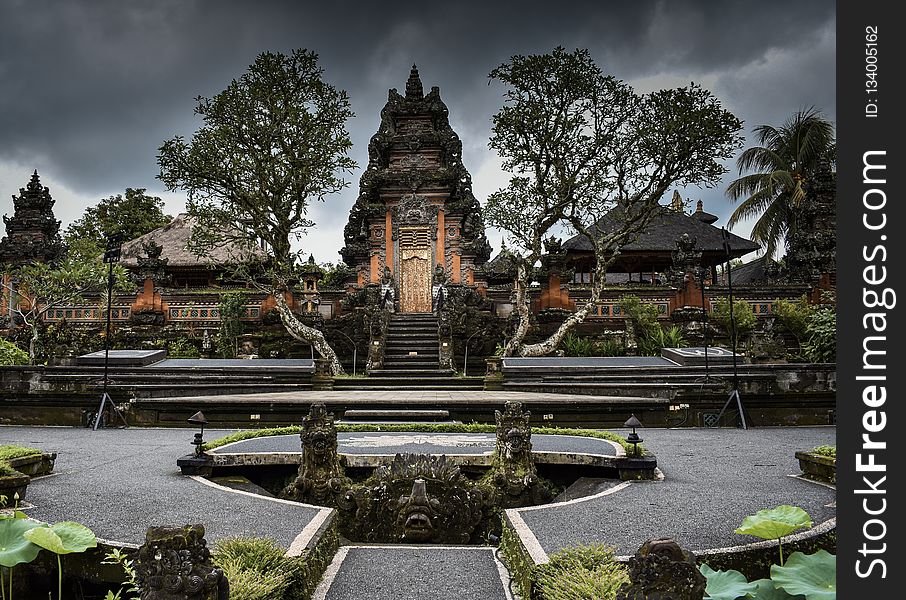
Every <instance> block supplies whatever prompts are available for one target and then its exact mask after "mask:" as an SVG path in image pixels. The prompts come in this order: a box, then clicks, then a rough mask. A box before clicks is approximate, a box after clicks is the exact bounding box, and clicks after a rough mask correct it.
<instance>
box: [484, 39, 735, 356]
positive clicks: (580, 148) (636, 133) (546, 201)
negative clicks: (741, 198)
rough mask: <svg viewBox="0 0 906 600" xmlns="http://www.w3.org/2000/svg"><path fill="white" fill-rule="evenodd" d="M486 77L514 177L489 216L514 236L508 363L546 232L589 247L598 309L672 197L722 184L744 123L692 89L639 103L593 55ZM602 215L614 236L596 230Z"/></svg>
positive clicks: (500, 145)
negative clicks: (495, 89)
mask: <svg viewBox="0 0 906 600" xmlns="http://www.w3.org/2000/svg"><path fill="white" fill-rule="evenodd" d="M490 78H491V80H492V81H496V82H499V83H501V84H503V86H505V89H504V92H503V98H504V105H503V106H502V107H501V108H500V110H499V111H498V112H497V113H496V114H495V115H494V116H493V118H492V120H493V125H492V130H491V131H492V133H491V139H490V141H489V143H488V145H489V146H490V147H491V148H492V149H494V150H496V151H497V153H498V154H499V155H500V157H501V159H502V166H503V168H504V169H505V170H507V171H509V172H510V173H511V177H510V181H509V183H508V185H507V186H506V187H505V188H503V189H501V190H498V191H497V192H495V193H493V194H491V195H490V196H489V197H488V201H487V204H486V206H485V207H484V214H485V217H486V219H487V221H488V223H489V224H490V225H491V226H493V227H497V228H500V229H503V230H504V231H505V232H506V233H507V237H508V240H509V241H510V242H511V249H512V250H513V251H514V256H515V262H516V264H517V267H518V271H517V279H518V281H517V282H516V283H517V287H516V289H517V303H518V304H519V307H518V308H519V311H518V313H517V314H519V315H520V319H521V321H522V322H521V323H520V326H519V327H518V328H517V330H516V335H514V336H513V337H511V338H510V340H509V342H508V350H507V351H508V352H512V351H514V350H515V349H517V348H521V347H522V344H523V339H524V336H525V333H526V332H527V331H528V329H529V327H530V322H529V321H527V319H528V316H527V315H528V312H527V311H526V310H525V308H527V306H528V302H529V300H528V295H527V294H524V293H522V290H525V289H527V287H528V285H529V283H530V277H531V275H532V266H533V265H534V264H535V262H536V261H537V260H538V259H539V258H540V256H541V252H542V242H543V240H544V238H545V237H546V236H547V235H548V233H549V231H550V230H551V228H553V227H554V226H556V225H557V224H558V223H563V222H565V223H567V224H568V225H569V226H571V227H572V228H573V229H575V230H576V231H577V232H579V233H581V234H584V235H586V236H587V237H588V238H589V239H590V241H591V242H592V245H593V247H594V252H595V261H596V267H595V269H596V272H595V273H596V277H595V282H596V283H595V285H594V286H593V288H592V294H591V298H590V302H591V303H592V304H593V303H594V302H596V301H597V299H598V297H599V295H600V291H601V289H602V286H603V285H604V281H605V278H604V274H605V273H606V272H607V267H608V265H609V264H610V263H611V262H612V261H613V258H614V257H615V256H616V255H617V254H619V250H620V249H621V248H622V247H623V246H625V245H626V244H627V243H630V242H632V241H633V240H635V239H636V238H637V237H638V235H640V233H641V232H642V231H643V230H644V229H645V227H646V226H647V225H648V224H649V223H650V221H651V219H652V218H653V217H654V215H655V214H657V213H658V211H659V210H661V208H660V204H659V201H660V199H661V197H662V196H663V195H664V193H665V192H666V191H667V190H669V189H671V188H673V187H676V186H685V185H689V184H702V185H708V184H715V183H717V182H718V181H719V180H720V178H721V176H722V175H723V174H724V172H725V171H726V168H725V167H724V166H723V164H722V161H724V160H727V159H729V158H730V157H731V156H732V155H733V152H734V151H735V150H736V148H738V147H739V146H740V145H741V142H742V139H741V137H740V136H739V135H738V131H739V130H740V128H741V123H740V121H739V119H737V118H736V117H735V116H733V115H732V114H730V113H729V112H727V111H725V110H723V109H722V107H721V105H720V102H719V101H718V100H717V99H716V98H715V97H714V96H713V95H712V94H711V93H710V92H708V91H706V90H703V89H702V88H701V87H699V86H697V85H695V84H691V85H689V86H688V87H683V88H676V89H669V90H659V91H655V92H652V93H649V94H638V93H636V92H635V90H633V89H632V87H631V86H629V85H628V84H626V83H625V82H623V81H620V80H618V79H617V78H615V77H613V76H612V75H606V74H605V73H604V72H603V71H602V70H601V69H600V68H599V67H598V65H597V64H596V63H595V61H594V59H592V57H591V54H590V53H589V52H588V50H582V49H577V50H575V51H573V52H567V51H566V50H565V49H564V48H562V47H558V48H555V49H554V50H553V51H552V52H549V53H547V54H539V55H530V56H522V55H516V56H512V57H511V58H510V59H509V61H508V62H506V63H504V64H502V65H500V66H499V67H497V68H495V69H494V70H493V71H491V73H490ZM604 215H609V219H610V221H609V223H610V225H609V226H607V227H597V225H598V224H599V223H600V222H601V219H602V218H603V217H604ZM573 323H574V321H568V322H567V324H566V325H565V326H566V327H569V326H571V324H573ZM562 334H563V332H562V331H559V330H558V332H556V333H555V334H554V335H557V336H559V335H562ZM549 343H550V340H547V341H545V342H541V343H540V344H539V346H541V348H542V349H543V348H545V347H546V346H547V345H549ZM536 348H537V346H536ZM523 351H524V350H523Z"/></svg>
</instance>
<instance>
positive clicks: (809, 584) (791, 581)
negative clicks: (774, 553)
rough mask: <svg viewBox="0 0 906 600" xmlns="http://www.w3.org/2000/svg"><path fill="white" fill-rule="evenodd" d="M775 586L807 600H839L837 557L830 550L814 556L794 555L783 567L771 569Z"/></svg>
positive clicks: (775, 566)
mask: <svg viewBox="0 0 906 600" xmlns="http://www.w3.org/2000/svg"><path fill="white" fill-rule="evenodd" d="M771 579H772V580H773V581H774V584H775V585H776V586H777V587H779V588H783V589H784V590H785V591H786V592H787V593H789V594H801V595H803V596H805V598H806V600H835V599H836V598H837V557H836V556H834V555H833V554H830V553H829V552H827V551H826V550H818V551H817V552H815V553H814V554H803V553H802V552H793V554H792V555H790V557H789V559H787V561H786V564H785V565H783V566H782V567H781V566H779V565H773V566H772V567H771Z"/></svg>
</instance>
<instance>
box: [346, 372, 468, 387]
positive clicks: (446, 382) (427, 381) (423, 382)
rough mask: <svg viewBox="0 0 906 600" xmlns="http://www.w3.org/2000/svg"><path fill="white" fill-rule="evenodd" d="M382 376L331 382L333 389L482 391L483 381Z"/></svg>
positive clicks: (425, 375)
mask: <svg viewBox="0 0 906 600" xmlns="http://www.w3.org/2000/svg"><path fill="white" fill-rule="evenodd" d="M381 372H382V373H383V374H382V375H374V374H373V373H374V371H372V375H369V376H368V377H363V378H340V379H335V380H334V382H333V387H334V389H368V390H373V389H389V390H396V389H400V388H401V386H403V385H406V386H409V387H417V388H419V389H428V388H432V389H433V388H443V389H483V388H484V379H483V378H481V377H452V376H451V375H450V374H445V375H437V374H436V373H437V372H436V371H434V372H432V373H430V374H426V373H425V372H422V375H413V374H406V375H402V376H398V375H397V373H398V371H385V370H382V371H381Z"/></svg>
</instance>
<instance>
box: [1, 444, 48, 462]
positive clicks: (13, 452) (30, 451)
mask: <svg viewBox="0 0 906 600" xmlns="http://www.w3.org/2000/svg"><path fill="white" fill-rule="evenodd" d="M36 454H41V451H40V450H38V449H37V448H28V447H26V446H11V445H5V446H0V461H4V460H12V459H14V458H21V457H23V456H34V455H36Z"/></svg>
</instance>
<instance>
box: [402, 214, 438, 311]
mask: <svg viewBox="0 0 906 600" xmlns="http://www.w3.org/2000/svg"><path fill="white" fill-rule="evenodd" d="M399 231H400V234H399V235H400V238H399V239H400V246H399V252H400V279H399V281H400V292H399V298H400V312H404V313H429V312H431V237H430V234H429V230H428V228H427V227H400V230H399Z"/></svg>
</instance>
